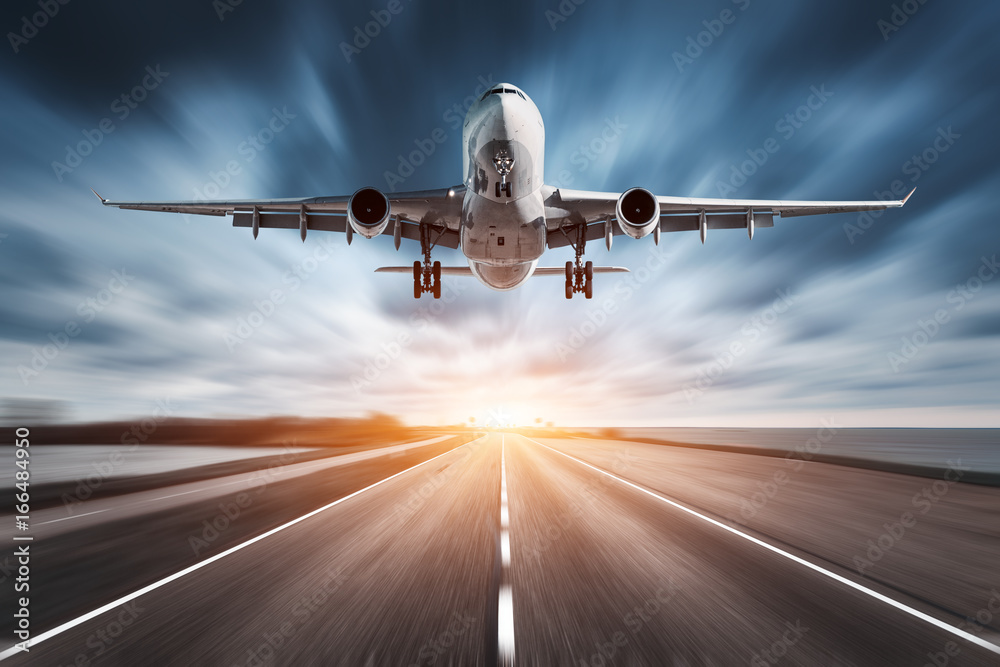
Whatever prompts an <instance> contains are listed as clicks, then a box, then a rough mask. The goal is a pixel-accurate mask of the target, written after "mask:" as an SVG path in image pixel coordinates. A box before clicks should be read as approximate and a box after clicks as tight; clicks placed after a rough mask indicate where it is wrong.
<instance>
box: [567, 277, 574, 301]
mask: <svg viewBox="0 0 1000 667" xmlns="http://www.w3.org/2000/svg"><path fill="white" fill-rule="evenodd" d="M566 298H567V299H572V298H573V283H572V281H569V280H567V281H566Z"/></svg>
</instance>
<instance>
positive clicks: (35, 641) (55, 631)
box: [0, 435, 544, 661]
mask: <svg viewBox="0 0 1000 667" xmlns="http://www.w3.org/2000/svg"><path fill="white" fill-rule="evenodd" d="M485 437H487V436H486V435H483V436H481V437H479V438H476V439H475V440H472V441H470V442H466V443H464V444H461V445H459V446H458V447H454V448H452V449H449V450H448V451H446V452H443V453H441V454H438V455H437V456H435V457H432V458H429V459H427V460H426V461H423V462H421V463H418V464H417V465H415V466H411V467H409V468H407V469H406V470H400V471H399V472H397V473H396V474H394V475H390V476H389V477H386V478H385V479H382V480H379V481H377V482H375V483H374V484H370V485H368V486H366V487H365V488H363V489H359V490H357V491H354V492H352V493H350V494H348V495H346V496H344V497H343V498H338V499H337V500H334V501H333V502H331V503H328V504H326V505H324V506H323V507H319V508H317V509H314V510H312V511H311V512H307V513H306V514H303V515H302V516H300V517H298V518H296V519H292V520H291V521H288V522H287V523H283V524H281V525H280V526H277V527H275V528H272V529H271V530H268V531H266V532H263V533H261V534H260V535H257V536H256V537H252V538H250V539H249V540H247V541H246V542H243V543H241V544H237V545H236V546H234V547H230V548H229V549H226V550H225V551H223V552H222V553H218V554H216V555H214V556H212V557H210V558H206V559H205V560H203V561H199V562H197V563H195V564H194V565H190V566H188V567H186V568H184V569H183V570H180V571H179V572H175V573H174V574H171V575H170V576H168V577H165V578H163V579H160V580H159V581H155V582H153V583H151V584H149V585H148V586H144V587H143V588H140V589H139V590H137V591H134V592H132V593H129V594H128V595H125V596H122V597H120V598H118V599H117V600H114V601H113V602H109V603H107V604H105V605H104V606H101V607H98V608H97V609H94V610H93V611H89V612H87V613H86V614H83V615H82V616H78V617H77V618H74V619H73V620H71V621H66V622H65V623H63V624H62V625H57V626H56V627H54V628H52V629H51V630H46V631H45V632H43V633H42V634H40V635H38V636H37V637H33V638H31V639H29V640H28V641H27V642H19V643H17V644H15V645H13V646H11V647H9V648H7V649H6V650H4V651H2V652H0V661H2V660H6V659H7V658H11V657H14V656H15V655H21V654H22V653H25V651H23V650H21V649H19V648H18V646H21V645H24V646H26V647H27V648H32V647H35V646H38V645H39V644H41V643H42V642H44V641H46V640H48V639H52V638H53V637H55V636H57V635H61V634H62V633H64V632H66V631H67V630H72V629H73V628H75V627H76V626H78V625H80V624H82V623H86V622H87V621H89V620H91V619H93V618H96V617H97V616H100V615H101V614H103V613H105V612H107V611H111V610H112V609H114V608H115V607H117V606H119V605H123V604H125V603H126V602H131V601H132V600H135V599H136V598H138V597H140V596H143V595H145V594H146V593H150V592H152V591H155V590H156V589H157V588H161V587H163V586H166V585H167V584H169V583H171V582H173V581H176V580H178V579H180V578H181V577H184V576H185V575H188V574H191V573H192V572H195V571H197V570H200V569H201V568H203V567H205V566H207V565H211V564H212V563H214V562H216V561H219V560H222V559H223V558H225V557H226V556H229V555H231V554H234V553H236V552H237V551H240V550H241V549H245V548H246V547H248V546H250V545H251V544H256V543H257V542H260V541H261V540H264V539H266V538H268V537H270V536H271V535H274V534H276V533H280V532H281V531H283V530H285V529H286V528H290V527H292V526H294V525H296V524H298V523H301V522H303V521H305V520H306V519H309V518H311V517H314V516H316V515H317V514H319V513H321V512H325V511H326V510H328V509H330V508H331V507H334V506H336V505H339V504H340V503H342V502H344V501H345V500H350V499H351V498H353V497H355V496H358V495H361V494H362V493H364V492H365V491H369V490H371V489H374V488H375V487H376V486H379V485H381V484H385V483H386V482H388V481H389V480H392V479H395V478H396V477H399V476H400V475H405V474H406V473H408V472H410V471H411V470H416V469H417V468H419V467H421V466H424V465H427V464H428V463H430V462H431V461H436V460H437V459H439V458H441V457H442V456H446V455H448V454H451V453H452V452H455V451H457V450H459V449H461V448H462V447H466V446H468V445H471V444H472V443H474V442H478V441H479V440H482V439H483V438H485ZM539 444H541V443H539ZM543 446H544V445H543Z"/></svg>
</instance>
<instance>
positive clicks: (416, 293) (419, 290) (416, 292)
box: [413, 278, 424, 299]
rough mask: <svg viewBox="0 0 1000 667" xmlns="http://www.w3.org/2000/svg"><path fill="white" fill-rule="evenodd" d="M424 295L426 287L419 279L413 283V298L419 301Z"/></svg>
mask: <svg viewBox="0 0 1000 667" xmlns="http://www.w3.org/2000/svg"><path fill="white" fill-rule="evenodd" d="M423 293H424V286H423V285H421V284H420V279H419V278H418V279H416V280H414V281H413V298H414V299H419V298H420V296H421V295H422V294H423Z"/></svg>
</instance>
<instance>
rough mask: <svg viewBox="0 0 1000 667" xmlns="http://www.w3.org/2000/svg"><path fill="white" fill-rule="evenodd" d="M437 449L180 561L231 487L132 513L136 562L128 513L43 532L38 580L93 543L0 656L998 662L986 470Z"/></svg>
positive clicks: (611, 452)
mask: <svg viewBox="0 0 1000 667" xmlns="http://www.w3.org/2000/svg"><path fill="white" fill-rule="evenodd" d="M449 447H451V445H449V446H447V447H443V448H442V451H439V450H437V449H434V448H433V447H428V448H423V449H420V450H419V451H411V452H408V453H407V457H391V458H390V457H386V458H385V459H378V458H375V459H368V460H365V461H358V462H356V463H354V464H352V465H344V466H337V467H333V468H328V469H324V470H318V471H310V472H309V474H307V475H304V476H298V477H295V478H293V479H288V480H285V481H282V482H276V483H275V484H274V485H272V486H271V487H270V489H269V490H268V492H267V498H268V499H269V501H268V503H264V502H263V501H261V502H259V503H258V504H257V505H255V506H254V507H253V508H251V509H259V511H260V514H259V515H251V514H250V513H249V511H248V512H247V513H246V514H245V515H244V517H243V518H242V519H241V520H244V519H245V521H244V525H243V530H242V532H233V531H229V532H228V533H227V536H228V537H227V539H226V540H220V541H219V542H218V543H216V544H213V545H212V548H211V549H209V550H206V551H204V552H203V553H201V554H199V555H198V557H196V558H195V557H187V558H181V557H179V556H176V555H173V552H171V549H170V548H169V547H171V546H172V545H176V544H177V543H178V542H180V543H184V541H185V539H187V538H189V537H190V535H189V534H187V533H184V532H183V531H181V532H180V534H172V533H171V527H173V526H175V525H176V524H177V523H178V522H180V521H183V522H193V524H192V525H196V524H197V522H198V520H200V519H201V518H203V517H211V516H213V515H217V514H218V512H219V511H220V510H219V507H222V506H225V503H228V502H230V499H231V498H232V497H231V496H220V497H216V498H214V499H213V500H211V501H208V500H206V499H204V498H200V497H199V498H198V499H197V500H192V502H191V504H190V505H185V506H183V507H177V506H171V508H168V509H165V510H160V511H157V512H155V513H151V514H150V515H149V516H147V517H145V520H146V522H147V523H148V524H149V526H150V527H151V528H149V531H150V532H147V533H146V534H145V535H144V536H143V537H142V540H141V544H142V545H145V546H146V547H150V545H152V547H151V548H152V549H153V551H154V552H155V553H157V554H160V557H159V558H158V559H157V558H153V557H148V558H146V559H145V560H143V561H142V565H141V566H139V565H135V566H133V567H130V568H126V567H122V566H120V565H118V566H115V567H110V566H108V567H104V566H102V565H101V563H102V562H104V561H111V562H114V561H115V559H116V558H122V557H123V556H122V554H121V553H119V552H128V551H131V550H138V549H139V548H140V544H139V543H138V542H136V541H135V540H133V541H129V540H127V539H125V538H124V537H122V535H123V534H124V533H126V532H128V530H126V527H127V526H129V525H131V524H128V523H127V522H128V521H133V522H134V521H135V520H136V517H135V516H130V517H128V518H118V519H115V520H108V521H107V522H104V523H101V522H98V523H95V524H93V525H88V526H87V527H86V528H79V529H77V530H73V531H70V532H66V533H61V534H59V535H53V536H50V537H46V538H44V539H41V540H40V541H39V542H36V543H35V544H34V545H33V548H35V547H37V548H38V552H40V553H42V554H48V556H49V557H48V558H47V559H45V560H43V559H41V558H39V559H37V560H35V559H33V561H32V568H33V572H35V571H37V572H38V575H37V576H38V577H42V578H44V577H45V574H44V573H45V571H46V568H52V569H64V568H69V566H68V565H67V564H66V563H65V562H63V561H67V562H69V561H74V549H73V545H77V546H78V547H79V548H80V549H81V550H84V551H85V550H86V549H84V547H85V545H89V549H90V551H91V552H92V553H93V554H96V556H93V557H91V558H90V560H87V561H86V563H87V566H86V568H89V569H83V570H81V568H80V567H77V568H75V569H74V568H69V569H72V574H71V575H63V579H62V582H63V583H62V584H61V586H60V587H54V586H51V585H50V586H49V587H48V588H44V587H43V590H41V591H39V592H38V593H33V595H34V597H35V598H36V599H35V600H33V601H32V605H34V606H33V610H35V609H37V610H39V614H38V617H39V618H38V619H37V620H36V625H34V626H33V628H32V630H33V634H34V636H35V637H36V641H38V643H36V644H35V645H33V646H31V648H30V653H26V654H25V653H21V654H17V655H14V656H13V657H10V658H9V659H8V663H9V664H32V665H86V664H123V665H201V664H206V665H263V664H277V665H313V664H315V665H492V664H497V663H498V662H499V663H503V662H504V661H505V660H507V659H511V658H512V661H513V663H514V664H517V665H612V664H614V665H742V664H750V665H774V664H787V665H915V666H920V665H925V664H933V665H939V666H940V665H946V664H947V665H997V664H1000V633H998V632H997V628H998V627H1000V593H997V592H996V591H997V590H998V589H1000V568H998V567H997V563H998V562H1000V558H998V556H1000V526H998V525H997V509H998V508H1000V494H998V492H997V490H996V489H993V488H989V487H979V486H973V485H967V484H963V483H961V481H960V478H959V479H958V481H949V480H942V484H943V485H945V486H944V487H942V488H944V489H945V490H944V491H943V493H940V494H938V495H937V496H936V500H934V501H933V503H931V501H930V500H928V501H927V502H928V503H931V504H930V508H929V509H928V511H927V512H926V513H920V509H921V508H922V507H923V505H922V504H920V505H915V504H914V498H913V497H914V495H915V494H916V495H918V496H919V494H920V492H921V491H922V490H923V489H924V488H925V487H927V486H928V484H929V483H930V482H929V480H927V479H916V478H912V479H911V478H909V477H907V476H905V475H893V474H890V473H882V472H872V471H862V470H856V469H850V468H845V467H842V466H834V465H829V464H822V463H816V462H804V461H803V462H802V465H800V466H793V465H792V464H791V463H788V462H785V461H783V460H780V459H779V460H775V459H773V458H766V457H755V456H752V455H746V454H733V453H720V452H707V451H700V450H692V449H683V450H682V449H680V448H671V447H662V446H655V445H641V444H636V443H618V442H607V441H596V440H542V441H536V440H531V439H528V438H526V437H523V436H520V435H515V434H499V433H491V434H488V435H486V436H484V437H483V438H481V439H479V440H475V441H473V442H470V443H468V444H465V445H463V446H459V447H457V448H449ZM501 452H502V456H503V458H502V459H501ZM560 452H563V453H560ZM566 454H569V456H567V455H566ZM501 460H503V464H501ZM779 466H787V468H780V467H779ZM779 470H780V471H782V472H785V477H784V478H781V480H782V481H777V480H778V479H779V478H776V477H775V473H776V472H778V471H779ZM608 473H610V474H608ZM502 478H503V479H504V481H505V488H506V501H507V503H506V505H507V513H506V519H505V520H503V519H502V517H501V479H502ZM769 480H770V483H773V486H769ZM931 488H932V489H933V488H934V487H933V484H931ZM304 489H309V493H308V494H307V493H306V491H305V490H304ZM772 491H773V493H772ZM755 493H763V494H764V495H762V496H758V497H755V495H754V494H755ZM192 495H197V494H192ZM303 495H309V496H310V502H308V503H306V504H302V503H303V502H304V501H302V499H301V496H303ZM320 496H323V497H322V498H321V497H320ZM109 500H116V501H117V502H119V503H123V504H128V502H129V497H128V496H122V497H119V498H117V499H109ZM743 501H750V502H753V501H756V503H757V506H756V507H755V509H756V511H755V512H754V513H753V514H752V516H744V515H741V513H740V510H741V507H743V508H745V507H746V506H745V505H743ZM182 509H183V510H184V515H183V517H182V518H179V514H180V513H181V511H182ZM265 510H266V511H265ZM907 510H910V511H912V512H913V513H914V514H915V516H916V518H915V520H914V521H913V522H912V523H911V522H907V523H908V524H910V525H908V526H905V527H904V530H903V531H902V532H899V531H898V529H896V528H895V527H894V525H893V522H894V521H897V520H899V519H900V516H901V513H902V512H905V511H907ZM104 514H108V513H107V512H105V513H101V514H96V515H92V516H93V517H95V519H94V521H98V519H99V517H101V516H103V515H104ZM744 514H749V512H745V513H744ZM293 521H294V522H293ZM289 522H293V523H289ZM67 523H68V522H67ZM887 523H888V528H886V527H884V526H885V525H886V524H887ZM247 524H249V525H247ZM157 526H159V527H161V529H160V530H159V532H157V531H156V530H154V529H153V528H155V527H157ZM185 530H187V529H185ZM176 532H177V531H175V533H176ZM884 532H888V533H889V537H888V538H885V537H884V536H883V533H884ZM505 537H506V538H507V539H504V538H505ZM880 538H881V543H882V544H883V545H884V546H885V549H884V550H883V552H881V555H879V554H876V553H872V554H869V555H870V556H873V557H874V556H876V555H878V558H873V559H872V562H871V563H870V565H863V564H862V567H861V571H859V569H858V564H857V563H858V561H855V558H856V557H860V558H864V557H865V554H866V551H867V550H868V549H869V547H868V546H867V540H873V543H874V544H876V545H877V544H878V543H879V540H880ZM508 540H509V548H507V547H506V544H507V541H508ZM95 541H100V542H101V546H97V547H95V546H94V543H95ZM46 542H49V543H51V545H56V544H58V545H59V549H58V550H56V549H55V547H54V546H50V548H49V551H45V548H46V547H45V545H46ZM112 550H113V551H112ZM33 553H34V552H33ZM102 554H103V555H104V560H103V561H102V560H101V558H100V556H101V555H102ZM60 559H62V560H60ZM85 580H89V581H91V582H92V581H93V580H98V581H101V582H104V583H102V584H101V585H100V586H97V587H94V586H93V585H91V586H90V587H89V588H88V587H87V586H84V585H83V582H84V581H85ZM8 585H9V584H8ZM507 586H509V589H508V590H509V592H510V595H509V601H510V604H509V605H505V604H503V602H502V599H503V595H502V590H503V589H504V588H505V587H507ZM136 593H139V594H136ZM56 597H59V598H60V604H59V605H54V604H53V602H52V600H53V599H54V598H56ZM62 598H65V600H64V599H62ZM127 598H131V599H127ZM4 600H5V603H6V602H8V601H9V598H4ZM67 600H68V602H67ZM116 601H117V602H116ZM102 606H106V607H107V608H106V609H105V610H103V611H99V613H94V610H99V609H100V608H101V607H102ZM48 607H52V608H53V609H55V608H56V607H58V610H56V611H53V610H51V609H50V610H49V611H48V612H47V613H46V611H45V610H46V609H47V608H48ZM88 612H90V613H88ZM976 618H978V619H979V620H978V622H975V623H973V622H970V620H969V619H976ZM959 626H961V628H963V629H958V630H956V628H959ZM5 634H6V636H8V637H9V636H10V631H9V630H8V631H7V632H6V633H5ZM39 640H40V641H39ZM10 643H12V642H7V644H6V645H9V644H10ZM498 646H499V647H501V649H500V650H499V651H498ZM511 647H512V652H513V654H512V655H510V653H508V650H509V649H510V648H511Z"/></svg>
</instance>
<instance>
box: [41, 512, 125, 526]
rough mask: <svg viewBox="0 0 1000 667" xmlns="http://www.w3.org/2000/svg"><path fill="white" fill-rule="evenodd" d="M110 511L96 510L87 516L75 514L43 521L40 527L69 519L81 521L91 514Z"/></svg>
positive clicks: (86, 514)
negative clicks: (80, 519) (81, 518)
mask: <svg viewBox="0 0 1000 667" xmlns="http://www.w3.org/2000/svg"><path fill="white" fill-rule="evenodd" d="M107 511H108V510H94V511H93V512H87V513H85V514H74V515H73V516H64V517H63V518H61V519H52V520H51V521H42V522H41V523H39V524H38V525H39V526H44V525H45V524H47V523H59V522H60V521H68V520H69V519H79V518H80V517H81V516H90V515H91V514H100V513H101V512H107Z"/></svg>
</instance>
